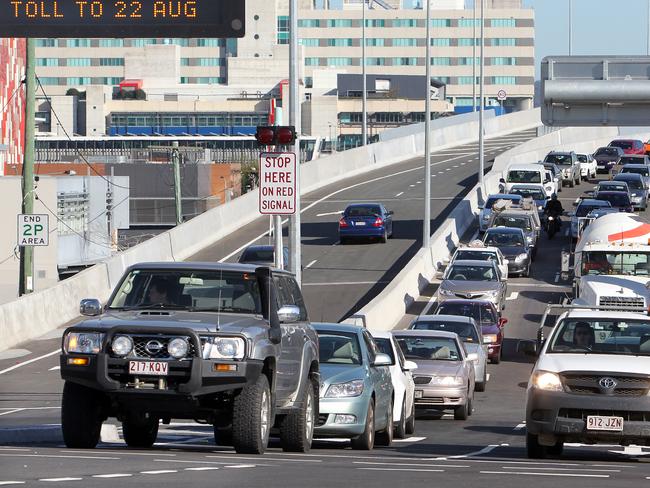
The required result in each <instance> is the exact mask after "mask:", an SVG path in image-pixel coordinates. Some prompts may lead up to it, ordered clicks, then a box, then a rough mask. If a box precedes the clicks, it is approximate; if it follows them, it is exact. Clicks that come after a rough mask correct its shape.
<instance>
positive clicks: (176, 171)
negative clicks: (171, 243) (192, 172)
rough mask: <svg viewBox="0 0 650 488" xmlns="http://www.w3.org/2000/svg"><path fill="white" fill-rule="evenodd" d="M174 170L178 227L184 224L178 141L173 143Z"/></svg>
mask: <svg viewBox="0 0 650 488" xmlns="http://www.w3.org/2000/svg"><path fill="white" fill-rule="evenodd" d="M172 169H173V170H174V202H175V203H176V225H181V224H182V223H183V210H182V207H181V167H180V155H179V154H178V141H174V142H172ZM223 182H224V191H223V195H224V200H225V199H226V190H225V186H226V180H225V179H224V180H223Z"/></svg>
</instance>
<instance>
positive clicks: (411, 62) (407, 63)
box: [393, 58, 418, 66]
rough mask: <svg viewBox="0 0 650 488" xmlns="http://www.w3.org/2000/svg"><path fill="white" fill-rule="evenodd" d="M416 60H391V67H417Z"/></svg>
mask: <svg viewBox="0 0 650 488" xmlns="http://www.w3.org/2000/svg"><path fill="white" fill-rule="evenodd" d="M417 64H418V58H393V66H417Z"/></svg>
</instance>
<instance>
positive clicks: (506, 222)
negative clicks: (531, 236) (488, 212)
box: [492, 215, 532, 231]
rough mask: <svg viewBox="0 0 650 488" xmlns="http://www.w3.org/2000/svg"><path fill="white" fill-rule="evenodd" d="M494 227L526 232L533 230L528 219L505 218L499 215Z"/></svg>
mask: <svg viewBox="0 0 650 488" xmlns="http://www.w3.org/2000/svg"><path fill="white" fill-rule="evenodd" d="M492 225H493V226H495V227H499V226H503V227H515V228H517V229H523V230H525V231H531V230H532V228H531V226H530V220H529V219H528V218H526V217H503V216H501V215H499V216H497V217H496V218H495V219H494V222H493V224H492Z"/></svg>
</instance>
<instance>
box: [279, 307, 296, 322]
mask: <svg viewBox="0 0 650 488" xmlns="http://www.w3.org/2000/svg"><path fill="white" fill-rule="evenodd" d="M278 319H279V320H280V323H281V324H290V323H293V322H298V320H299V319H300V309H299V308H298V307H296V306H295V305H284V306H283V307H282V308H280V310H278Z"/></svg>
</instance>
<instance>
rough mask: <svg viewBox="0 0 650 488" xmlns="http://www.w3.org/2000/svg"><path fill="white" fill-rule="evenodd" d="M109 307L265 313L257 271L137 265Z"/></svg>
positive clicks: (121, 285) (123, 282)
mask: <svg viewBox="0 0 650 488" xmlns="http://www.w3.org/2000/svg"><path fill="white" fill-rule="evenodd" d="M109 308H119V309H139V308H144V309H146V308H170V309H188V310H195V311H198V310H209V311H215V312H225V313H246V314H261V313H262V306H261V298H260V291H259V286H258V282H257V277H256V276H255V274H254V273H245V272H240V271H222V270H215V271H212V270H211V271H196V270H149V269H135V270H133V271H131V272H130V273H129V274H128V275H127V276H126V278H125V279H124V280H123V281H122V283H121V284H120V287H119V289H118V290H117V293H116V294H115V298H114V299H113V300H112V302H111V303H110V304H109Z"/></svg>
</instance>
